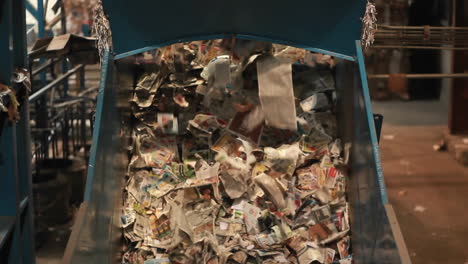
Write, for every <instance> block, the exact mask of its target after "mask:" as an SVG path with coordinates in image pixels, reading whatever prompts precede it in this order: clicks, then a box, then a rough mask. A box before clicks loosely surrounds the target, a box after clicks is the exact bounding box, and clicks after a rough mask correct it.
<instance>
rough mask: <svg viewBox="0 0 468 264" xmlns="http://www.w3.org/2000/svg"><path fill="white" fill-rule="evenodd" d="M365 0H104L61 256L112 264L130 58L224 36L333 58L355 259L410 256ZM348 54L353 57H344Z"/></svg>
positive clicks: (386, 260) (386, 263)
mask: <svg viewBox="0 0 468 264" xmlns="http://www.w3.org/2000/svg"><path fill="white" fill-rule="evenodd" d="M366 3H367V1H366V0H329V1H319V0H293V1H271V0H270V1H266V0H255V1H252V0H251V1H247V0H238V1H214V0H200V1H155V0H134V1H128V0H103V4H104V11H105V12H106V15H107V16H108V18H109V21H110V25H111V29H112V43H113V52H114V54H109V53H108V52H107V53H106V55H105V56H104V58H103V65H102V69H103V72H102V75H101V86H100V89H99V94H100V96H99V99H98V108H97V113H96V126H95V130H94V138H93V149H92V151H91V159H90V162H89V164H90V165H89V170H88V178H87V190H86V195H85V202H84V203H83V205H82V207H81V209H80V213H79V214H78V216H77V220H76V224H75V226H74V230H73V233H72V235H71V238H70V240H69V242H68V246H67V251H66V253H65V256H64V263H115V262H116V260H118V259H119V255H120V254H121V253H122V251H121V247H122V241H121V237H122V233H121V230H120V228H119V216H120V211H121V205H122V199H121V198H122V197H121V195H120V190H121V188H122V187H123V179H121V178H119V177H116V175H124V173H125V171H126V168H125V164H127V162H128V157H126V155H125V153H126V150H127V149H128V146H127V144H128V142H129V140H126V137H128V136H129V135H130V134H131V132H130V131H131V125H132V123H131V122H130V121H129V112H130V110H129V109H130V102H129V100H128V98H129V96H130V95H131V93H132V92H131V89H132V87H133V85H134V70H135V69H134V66H133V63H134V60H133V58H130V57H129V58H125V57H128V56H131V55H134V54H137V53H140V52H144V51H147V50H151V49H154V48H158V47H162V46H165V45H169V44H173V43H178V42H183V41H192V40H203V39H215V38H222V37H232V36H235V37H237V38H243V39H253V40H261V41H270V42H274V43H281V44H287V45H291V46H296V47H300V48H304V49H308V50H312V51H317V52H321V53H327V54H331V55H333V56H336V57H339V58H342V59H346V60H348V61H346V60H338V64H337V67H336V74H335V80H336V83H337V85H336V86H337V87H336V88H337V118H338V130H339V131H338V132H339V135H340V138H341V139H342V140H343V143H345V144H349V145H350V146H351V150H350V162H349V170H350V173H351V174H350V175H351V177H350V179H349V181H350V182H349V184H348V196H349V204H350V210H351V225H352V242H351V243H352V247H353V252H354V253H353V254H354V255H353V258H354V263H358V264H371V263H380V264H396V263H410V262H411V261H410V259H409V256H408V253H407V250H406V247H405V245H404V241H403V240H402V237H401V231H400V230H399V227H398V223H397V221H396V218H395V215H394V212H393V209H392V207H391V205H390V204H389V203H388V201H387V197H386V191H385V184H384V181H383V174H382V170H381V165H380V159H379V153H378V145H377V139H376V134H375V128H374V125H373V123H372V122H373V118H372V109H371V104H370V98H369V93H368V87H367V81H366V78H367V77H366V72H365V67H364V58H363V54H362V50H361V47H360V43H359V41H358V40H359V39H360V35H361V25H362V24H361V20H360V18H361V17H362V16H363V15H364V12H365V5H366ZM350 61H354V62H350Z"/></svg>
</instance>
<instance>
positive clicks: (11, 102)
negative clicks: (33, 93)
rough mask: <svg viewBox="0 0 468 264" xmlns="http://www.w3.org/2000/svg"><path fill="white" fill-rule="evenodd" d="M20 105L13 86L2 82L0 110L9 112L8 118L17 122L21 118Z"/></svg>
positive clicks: (0, 86)
mask: <svg viewBox="0 0 468 264" xmlns="http://www.w3.org/2000/svg"><path fill="white" fill-rule="evenodd" d="M18 106H19V103H18V101H17V100H16V95H15V92H14V91H13V90H12V89H11V87H9V86H6V85H4V84H1V83H0V111H2V112H6V113H8V119H9V120H10V121H12V122H16V121H18V120H19V113H18Z"/></svg>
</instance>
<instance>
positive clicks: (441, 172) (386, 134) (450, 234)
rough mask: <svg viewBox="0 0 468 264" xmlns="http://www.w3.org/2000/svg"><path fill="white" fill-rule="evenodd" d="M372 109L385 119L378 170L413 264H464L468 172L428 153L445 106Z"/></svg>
mask: <svg viewBox="0 0 468 264" xmlns="http://www.w3.org/2000/svg"><path fill="white" fill-rule="evenodd" d="M373 108H374V112H376V113H383V114H384V126H383V129H382V137H381V143H380V144H381V158H382V166H383V169H384V175H385V180H386V184H387V191H388V195H389V198H390V202H391V203H392V204H393V206H394V208H395V211H396V214H397V218H398V220H399V222H400V226H401V229H402V232H403V235H404V238H405V240H406V243H407V247H408V250H409V253H410V256H411V259H412V261H413V264H432V263H434V264H440V263H444V264H467V263H468V210H466V204H467V202H468V196H467V194H468V168H465V167H462V166H461V165H459V164H458V163H457V162H456V161H455V160H454V159H453V158H452V156H450V155H449V154H448V152H435V151H434V150H433V148H432V145H433V144H435V143H437V142H438V141H439V140H440V139H441V138H442V134H443V130H444V129H446V124H447V123H446V122H447V121H446V120H447V111H446V107H445V106H443V105H441V104H440V103H438V102H409V103H408V102H385V103H374V107H373ZM418 209H419V210H418Z"/></svg>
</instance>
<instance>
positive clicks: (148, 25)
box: [103, 0, 366, 59]
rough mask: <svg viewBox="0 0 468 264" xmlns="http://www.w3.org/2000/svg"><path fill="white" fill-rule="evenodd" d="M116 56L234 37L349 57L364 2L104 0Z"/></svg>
mask: <svg viewBox="0 0 468 264" xmlns="http://www.w3.org/2000/svg"><path fill="white" fill-rule="evenodd" d="M103 4H104V10H105V12H106V15H107V16H108V18H109V21H110V24H111V29H112V39H113V50H114V52H115V54H116V59H119V58H122V57H124V56H129V55H133V54H136V53H139V52H143V51H146V50H149V49H154V48H157V47H161V46H165V45H168V44H172V43H174V42H181V41H189V40H201V39H209V38H220V37H223V36H233V35H236V36H238V37H240V38H254V39H259V40H266V41H271V42H276V43H283V44H288V45H291V46H297V47H301V48H314V49H320V50H322V52H323V51H325V52H330V53H334V55H338V56H340V55H341V57H345V58H347V59H351V58H352V57H354V56H355V55H356V49H355V44H354V43H355V40H358V39H360V35H361V25H362V24H361V17H362V16H363V15H364V11H365V5H366V0H329V1H323V0H294V1H271V0H255V1H251V0H238V1H219V0H201V1H190V0H185V1H153V0H134V1H128V0H104V1H103Z"/></svg>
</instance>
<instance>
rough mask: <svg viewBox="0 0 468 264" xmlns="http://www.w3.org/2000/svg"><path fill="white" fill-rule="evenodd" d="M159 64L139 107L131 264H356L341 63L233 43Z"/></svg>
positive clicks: (157, 57)
mask: <svg viewBox="0 0 468 264" xmlns="http://www.w3.org/2000/svg"><path fill="white" fill-rule="evenodd" d="M230 45H234V46H230ZM152 54H153V55H152V56H151V58H152V60H153V61H155V62H156V64H157V66H158V67H155V69H153V68H152V71H150V70H147V72H144V73H142V74H140V76H139V80H138V81H137V85H136V87H135V93H134V96H133V98H131V102H132V107H133V118H134V119H135V123H136V125H135V128H134V131H133V133H134V136H133V141H134V142H133V144H132V146H133V152H132V153H133V156H132V158H131V161H130V163H129V166H128V174H127V175H126V176H127V185H126V188H125V190H124V201H125V203H124V207H123V209H122V217H121V227H122V229H123V233H124V237H125V239H126V242H127V247H126V248H127V251H126V252H125V254H124V256H123V259H122V263H135V264H136V263H138V264H150V263H187V264H188V263H211V264H224V263H238V264H239V263H240V264H243V263H265V264H266V263H297V264H308V263H312V262H314V261H315V262H318V263H324V264H328V263H351V262H352V252H351V248H350V241H351V239H352V238H351V237H350V223H349V221H350V220H349V208H348V203H347V198H346V182H347V176H346V174H345V173H344V165H345V164H344V160H345V158H346V157H345V155H344V150H343V149H346V148H343V146H341V141H340V140H339V139H338V138H337V137H336V134H337V131H336V127H337V125H336V118H335V113H334V108H335V101H334V99H333V98H335V95H334V93H335V91H334V82H333V77H332V73H331V69H332V68H333V66H334V65H335V64H334V62H333V58H331V57H330V56H321V55H320V56H319V55H317V54H314V53H311V52H309V51H305V50H302V49H297V48H292V47H286V46H282V45H272V44H268V43H263V42H255V41H236V42H234V41H229V40H210V41H195V42H190V43H182V44H176V45H172V46H168V47H165V48H161V49H158V50H156V52H153V53H152ZM311 76H312V77H311ZM272 78H274V80H273V79H272ZM276 80H279V81H276ZM273 84H274V86H272V85H273ZM260 86H261V87H260ZM279 92H281V93H279ZM278 110H279V111H278ZM348 149H349V146H348Z"/></svg>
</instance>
